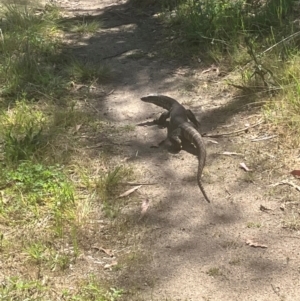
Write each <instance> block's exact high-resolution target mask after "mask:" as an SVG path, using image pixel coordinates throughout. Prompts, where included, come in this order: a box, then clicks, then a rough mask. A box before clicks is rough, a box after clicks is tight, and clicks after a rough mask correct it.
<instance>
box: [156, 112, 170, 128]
mask: <svg viewBox="0 0 300 301" xmlns="http://www.w3.org/2000/svg"><path fill="white" fill-rule="evenodd" d="M169 117H170V111H166V112H163V113H162V114H161V115H160V117H159V118H158V119H156V120H155V123H156V124H158V125H160V126H163V127H166V121H167V119H168V118H169Z"/></svg>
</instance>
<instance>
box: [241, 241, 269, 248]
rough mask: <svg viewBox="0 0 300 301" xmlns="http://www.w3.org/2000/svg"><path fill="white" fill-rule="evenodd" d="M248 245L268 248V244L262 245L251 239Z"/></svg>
mask: <svg viewBox="0 0 300 301" xmlns="http://www.w3.org/2000/svg"><path fill="white" fill-rule="evenodd" d="M246 245H248V246H250V247H254V248H267V246H266V245H261V244H259V243H257V242H254V241H252V240H251V239H248V240H247V241H246Z"/></svg>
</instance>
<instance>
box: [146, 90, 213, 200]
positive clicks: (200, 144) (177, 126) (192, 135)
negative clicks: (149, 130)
mask: <svg viewBox="0 0 300 301" xmlns="http://www.w3.org/2000/svg"><path fill="white" fill-rule="evenodd" d="M141 100H142V101H144V102H149V103H153V104H155V105H157V106H159V107H162V108H164V109H166V110H167V112H164V113H162V115H161V116H160V117H159V119H158V121H157V123H158V124H164V123H165V122H166V120H167V118H170V121H169V125H168V138H169V139H170V141H171V142H172V144H173V145H174V146H175V147H176V148H178V149H181V147H182V139H183V138H185V139H187V140H188V141H189V142H191V143H193V144H194V145H195V146H196V148H197V154H198V174H197V182H198V186H199V188H200V190H201V192H202V194H203V196H204V198H205V200H206V201H207V202H208V203H210V199H209V198H208V196H207V194H206V192H205V190H204V188H203V185H202V182H201V176H202V171H203V168H204V166H205V160H206V148H205V144H204V141H203V138H202V136H201V134H200V133H199V131H198V129H199V122H198V120H197V119H196V117H195V115H194V114H193V113H192V111H190V110H186V109H185V108H184V106H183V105H181V104H180V103H179V102H178V101H177V100H175V99H173V98H171V97H168V96H165V95H148V96H145V97H142V98H141ZM188 119H189V120H190V121H191V122H192V123H193V124H192V123H190V122H189V121H188Z"/></svg>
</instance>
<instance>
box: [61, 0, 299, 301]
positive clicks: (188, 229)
mask: <svg viewBox="0 0 300 301" xmlns="http://www.w3.org/2000/svg"><path fill="white" fill-rule="evenodd" d="M58 4H59V5H60V6H62V7H63V8H64V9H66V11H67V12H68V15H69V17H70V18H78V16H77V15H79V16H81V15H86V14H89V15H90V16H92V17H91V18H95V19H97V18H100V20H101V21H102V22H103V27H102V29H101V30H99V31H98V33H97V34H94V35H93V36H84V37H79V36H76V35H74V36H69V37H68V44H69V45H70V47H71V48H72V49H73V52H74V54H75V55H76V56H77V57H78V58H80V59H82V60H84V61H91V62H93V64H103V63H105V64H108V65H109V66H111V67H112V68H113V72H114V75H115V76H114V79H113V81H112V83H110V84H108V85H106V86H104V87H98V86H96V87H95V91H94V93H95V99H93V100H92V101H91V103H90V105H92V106H93V107H94V108H95V111H96V112H97V114H99V118H100V119H105V120H108V121H110V122H112V123H113V124H118V125H119V126H120V125H124V126H125V125H129V126H132V125H136V126H135V127H134V130H133V131H128V132H123V133H121V134H120V135H119V136H117V135H116V136H115V137H114V139H116V141H115V143H116V145H114V146H113V147H112V152H113V153H114V154H117V155H118V156H119V157H120V160H123V161H126V162H128V163H129V164H131V165H132V166H133V167H134V169H135V171H136V173H137V174H138V175H139V179H138V180H139V181H140V182H147V183H156V185H151V186H143V187H142V188H141V189H140V201H142V200H143V199H146V198H149V199H150V201H151V204H150V208H149V209H148V211H147V213H146V215H145V216H144V217H143V218H142V219H140V220H139V217H138V215H137V214H136V213H134V212H136V211H137V210H138V209H137V208H133V209H132V208H125V209H124V212H123V215H124V216H127V219H128V220H131V221H130V224H131V227H129V228H128V231H129V232H132V233H135V238H134V239H133V240H132V241H134V243H135V247H136V248H137V249H138V250H139V252H138V255H137V256H136V257H135V258H133V259H132V261H127V262H124V264H123V266H122V267H121V268H120V269H119V270H117V271H111V272H108V273H111V276H112V277H115V278H116V281H117V283H118V284H119V286H121V287H125V288H126V289H127V291H128V293H127V295H126V296H125V298H127V300H135V299H138V300H166V299H167V300H193V301H196V300H253V301H254V300H300V297H299V295H300V283H299V279H300V277H299V276H300V275H299V273H300V253H299V250H298V249H299V242H300V241H299V239H300V235H299V233H298V232H296V231H291V230H289V229H287V228H284V227H283V225H286V226H289V227H293V223H296V222H297V217H298V199H299V193H298V192H297V191H296V190H293V188H291V187H289V186H276V187H272V186H270V184H274V183H278V182H279V181H281V180H282V179H286V178H287V177H288V176H287V175H288V173H289V171H291V170H292V169H293V168H294V164H295V161H296V158H297V157H296V154H295V153H294V152H293V151H289V153H287V151H283V150H282V149H281V147H280V145H279V144H278V141H277V140H276V139H277V138H274V139H268V140H262V141H258V142H253V141H251V140H252V139H254V138H260V137H263V136H268V131H269V129H268V127H267V126H266V125H265V124H263V123H262V124H260V125H257V126H256V127H253V128H251V129H250V130H248V131H247V132H242V133H241V135H239V136H230V137H229V138H226V137H222V138H212V139H209V138H207V139H206V144H207V153H208V157H207V166H206V168H205V171H204V176H203V184H204V187H205V189H206V191H207V194H208V196H209V197H210V198H211V200H212V204H211V205H209V204H207V203H206V202H205V200H204V198H203V196H202V195H201V193H200V192H199V188H198V186H197V184H196V170H197V158H196V157H195V156H194V155H193V154H191V153H189V152H186V151H181V152H180V153H178V154H172V153H170V152H169V151H168V148H167V145H163V146H161V147H159V148H151V146H152V145H157V143H158V142H160V141H161V140H163V139H164V138H165V136H166V130H165V129H159V128H158V127H157V126H145V125H144V123H146V122H148V121H151V120H152V119H153V118H155V117H156V116H157V115H156V114H157V113H159V112H161V109H159V108H158V107H156V106H154V105H151V104H145V103H142V102H141V101H140V100H139V99H140V97H141V96H144V95H147V94H148V93H160V94H165V95H169V96H171V97H174V98H176V99H178V100H179V101H180V102H181V103H183V104H185V105H186V106H188V107H189V108H191V109H192V110H193V111H194V113H195V114H196V115H197V117H199V119H201V122H202V132H231V131H235V130H237V129H241V128H244V127H245V126H248V125H253V124H255V123H257V122H258V121H259V120H260V119H261V118H262V116H260V115H259V112H257V111H255V110H254V109H253V108H254V106H251V105H250V106H245V103H244V102H243V103H242V102H241V99H240V98H234V95H233V93H232V92H231V91H230V90H228V89H227V88H226V86H225V85H224V83H223V79H222V78H221V77H219V76H218V74H217V72H216V70H215V69H214V68H211V69H209V67H210V66H205V65H204V64H203V63H201V61H200V60H199V61H200V62H198V63H193V64H192V63H191V62H189V61H186V62H184V61H182V60H175V59H174V60H171V59H168V58H166V57H165V56H163V53H169V54H170V53H171V52H172V51H173V50H172V45H171V44H170V43H169V42H168V41H166V40H165V38H164V37H163V35H162V32H163V27H162V24H161V22H160V20H159V18H157V17H156V15H155V13H156V12H155V8H154V7H151V6H150V5H149V6H148V7H146V8H137V7H134V6H133V4H130V2H126V1H113V0H107V1H93V0H85V1H84V0H80V1H58ZM203 71H205V72H203ZM99 141H101V137H99ZM99 141H93V143H97V142H99ZM216 142H217V143H216ZM223 152H233V153H235V154H231V155H224V154H223ZM283 152H286V155H288V156H286V158H287V159H286V160H285V161H281V159H282V157H283ZM294 158H295V159H294ZM241 162H245V163H246V165H247V166H248V167H249V168H250V169H252V170H253V171H251V172H245V171H244V170H242V169H241V168H240V167H239V164H240V163H241ZM291 181H292V180H291ZM262 206H263V207H262ZM137 233H139V234H137ZM247 241H249V242H250V243H257V244H258V245H259V246H260V247H258V248H255V247H251V246H249V245H247V244H246V242H247ZM264 246H266V247H267V248H263V247H264ZM88 268H89V267H88V266H86V267H85V270H84V273H87V274H88V273H89V270H88ZM90 268H91V267H90ZM91 269H92V268H91ZM92 270H93V272H96V271H95V269H92Z"/></svg>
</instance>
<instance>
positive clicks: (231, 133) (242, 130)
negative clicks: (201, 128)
mask: <svg viewBox="0 0 300 301" xmlns="http://www.w3.org/2000/svg"><path fill="white" fill-rule="evenodd" d="M261 123H263V119H261V120H259V121H258V122H257V123H255V124H252V125H249V126H247V127H245V128H243V129H240V130H236V131H232V132H228V133H221V134H206V133H204V134H203V135H202V136H203V137H211V138H220V137H224V136H229V135H234V134H239V133H241V132H245V131H247V130H248V129H250V128H253V127H255V126H257V125H259V124H261Z"/></svg>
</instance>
